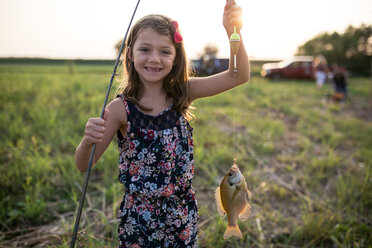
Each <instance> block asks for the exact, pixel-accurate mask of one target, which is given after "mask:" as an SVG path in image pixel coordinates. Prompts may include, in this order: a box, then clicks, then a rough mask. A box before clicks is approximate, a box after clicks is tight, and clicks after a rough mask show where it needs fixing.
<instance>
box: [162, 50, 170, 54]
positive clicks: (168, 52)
mask: <svg viewBox="0 0 372 248" xmlns="http://www.w3.org/2000/svg"><path fill="white" fill-rule="evenodd" d="M161 53H162V54H164V55H170V54H172V52H171V51H168V50H163V51H162V52H161Z"/></svg>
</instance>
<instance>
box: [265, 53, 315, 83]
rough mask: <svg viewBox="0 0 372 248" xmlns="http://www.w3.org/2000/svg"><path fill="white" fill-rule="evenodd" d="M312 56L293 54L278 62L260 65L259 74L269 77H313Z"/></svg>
mask: <svg viewBox="0 0 372 248" xmlns="http://www.w3.org/2000/svg"><path fill="white" fill-rule="evenodd" d="M313 60H314V57H313V56H295V57H293V58H291V59H287V60H283V61H281V62H279V63H266V64H263V65H262V70H261V76H263V77H268V78H270V79H276V80H278V79H282V78H290V79H314V71H313Z"/></svg>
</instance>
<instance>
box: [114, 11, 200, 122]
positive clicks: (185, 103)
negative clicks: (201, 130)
mask: <svg viewBox="0 0 372 248" xmlns="http://www.w3.org/2000/svg"><path fill="white" fill-rule="evenodd" d="M144 28H152V29H153V30H155V31H156V32H158V33H159V34H162V35H166V36H169V37H170V39H171V40H172V42H173V45H174V46H175V48H176V58H175V60H174V63H173V68H172V70H171V72H170V73H169V74H168V75H167V76H166V77H165V78H164V80H163V88H164V90H165V92H166V93H167V98H168V99H171V100H172V103H173V108H174V109H175V110H177V111H178V112H179V113H181V114H182V115H183V116H185V117H186V118H187V119H188V120H190V119H192V118H193V115H192V114H191V112H190V111H189V108H190V101H189V77H190V75H191V73H192V69H191V66H190V65H189V63H188V60H187V57H186V53H185V48H184V45H183V42H181V43H175V41H174V38H173V37H174V32H175V29H174V26H173V25H172V19H170V18H168V17H166V16H163V15H147V16H145V17H143V18H141V19H140V20H138V21H137V23H136V24H135V25H134V26H133V28H132V30H131V31H130V33H129V36H128V39H127V41H126V46H125V51H124V61H123V66H124V73H125V74H126V79H125V80H123V81H122V82H121V84H120V85H119V89H118V92H120V93H121V94H123V96H124V97H125V98H126V99H128V100H130V101H132V102H133V103H135V104H136V105H137V106H138V107H139V108H140V109H142V110H145V111H149V110H151V109H149V108H148V107H145V106H142V105H141V104H140V99H141V97H142V91H143V86H142V83H141V79H140V77H139V75H138V72H137V71H136V70H135V68H134V63H133V62H132V60H131V59H130V57H129V55H130V54H133V52H132V49H133V45H134V43H135V42H136V39H137V35H138V33H139V32H140V31H141V30H143V29H144Z"/></svg>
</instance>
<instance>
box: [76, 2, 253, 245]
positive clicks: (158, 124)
mask: <svg viewBox="0 0 372 248" xmlns="http://www.w3.org/2000/svg"><path fill="white" fill-rule="evenodd" d="M241 20H242V10H241V8H240V7H239V6H237V5H236V3H235V1H234V0H227V1H226V5H225V8H224V14H223V25H224V27H225V30H226V33H227V40H226V42H228V38H229V37H230V35H231V34H232V33H233V27H234V25H235V26H236V28H237V32H240V30H241V27H242V21H241ZM231 56H232V55H231ZM231 61H232V60H231V57H230V67H229V69H228V70H227V71H225V72H222V73H219V74H216V75H212V76H209V77H204V78H192V77H189V75H190V67H189V65H188V60H187V58H186V54H185V50H184V45H183V42H182V36H181V34H180V32H179V30H178V23H177V22H176V21H173V20H172V19H170V18H168V17H165V16H162V15H148V16H145V17H143V18H142V19H140V20H139V21H138V22H137V23H136V24H135V25H134V26H133V28H132V29H131V32H130V34H129V36H128V39H127V42H126V49H125V52H124V61H123V64H124V70H125V72H126V74H127V79H126V82H125V85H124V86H123V87H122V88H123V90H122V92H121V95H119V96H118V97H117V98H116V99H114V100H112V101H111V102H110V103H109V104H108V106H107V108H106V110H105V113H104V116H103V119H101V118H90V119H89V120H88V122H87V124H86V127H85V134H84V137H83V139H82V141H81V142H80V144H79V146H78V147H77V149H76V154H75V156H76V165H77V167H78V169H79V170H80V171H85V170H86V169H87V165H88V160H89V154H90V152H91V148H92V146H93V144H94V143H96V151H95V157H94V162H96V161H97V160H98V159H99V158H100V157H101V155H102V154H103V153H104V151H105V150H106V148H107V146H108V145H109V143H110V142H111V140H112V139H113V137H114V135H115V134H116V135H117V137H118V143H119V144H118V146H119V181H120V182H121V183H122V184H124V185H125V194H124V197H123V201H122V203H121V206H120V210H119V214H118V220H119V228H118V231H119V247H197V221H198V210H197V203H196V199H195V192H194V190H193V188H192V184H191V181H192V178H193V174H194V159H193V137H192V127H191V126H190V124H189V122H188V121H189V120H190V117H191V113H190V111H189V107H190V105H191V103H192V102H193V101H194V100H196V99H198V98H202V97H207V96H213V95H216V94H219V93H221V92H224V91H227V90H229V89H231V88H233V87H234V86H237V85H239V84H242V83H244V82H247V81H248V79H249V61H248V56H247V54H246V51H245V48H244V45H243V43H242V44H241V45H240V49H239V52H238V54H237V65H238V69H239V72H238V74H237V77H236V82H235V83H234V81H233V68H232V62H231Z"/></svg>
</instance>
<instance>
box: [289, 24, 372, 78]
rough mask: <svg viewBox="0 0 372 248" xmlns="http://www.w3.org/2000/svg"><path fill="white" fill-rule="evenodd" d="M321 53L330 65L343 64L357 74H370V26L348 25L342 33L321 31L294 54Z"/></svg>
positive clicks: (371, 36)
mask: <svg viewBox="0 0 372 248" xmlns="http://www.w3.org/2000/svg"><path fill="white" fill-rule="evenodd" d="M320 54H321V55H323V56H324V57H325V58H326V59H327V61H328V64H330V65H334V64H337V65H341V66H345V67H346V69H347V70H349V71H351V72H352V73H353V74H357V75H365V76H366V75H370V73H371V70H372V68H371V67H372V64H371V63H372V26H371V25H365V24H362V25H361V26H360V27H353V26H351V25H350V26H349V27H347V28H346V30H345V31H344V33H341V34H339V33H338V32H333V33H328V32H326V33H322V34H319V35H317V36H316V37H314V38H313V39H311V40H309V41H307V42H305V44H303V45H301V46H300V47H298V49H297V53H296V55H312V56H314V55H320Z"/></svg>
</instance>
